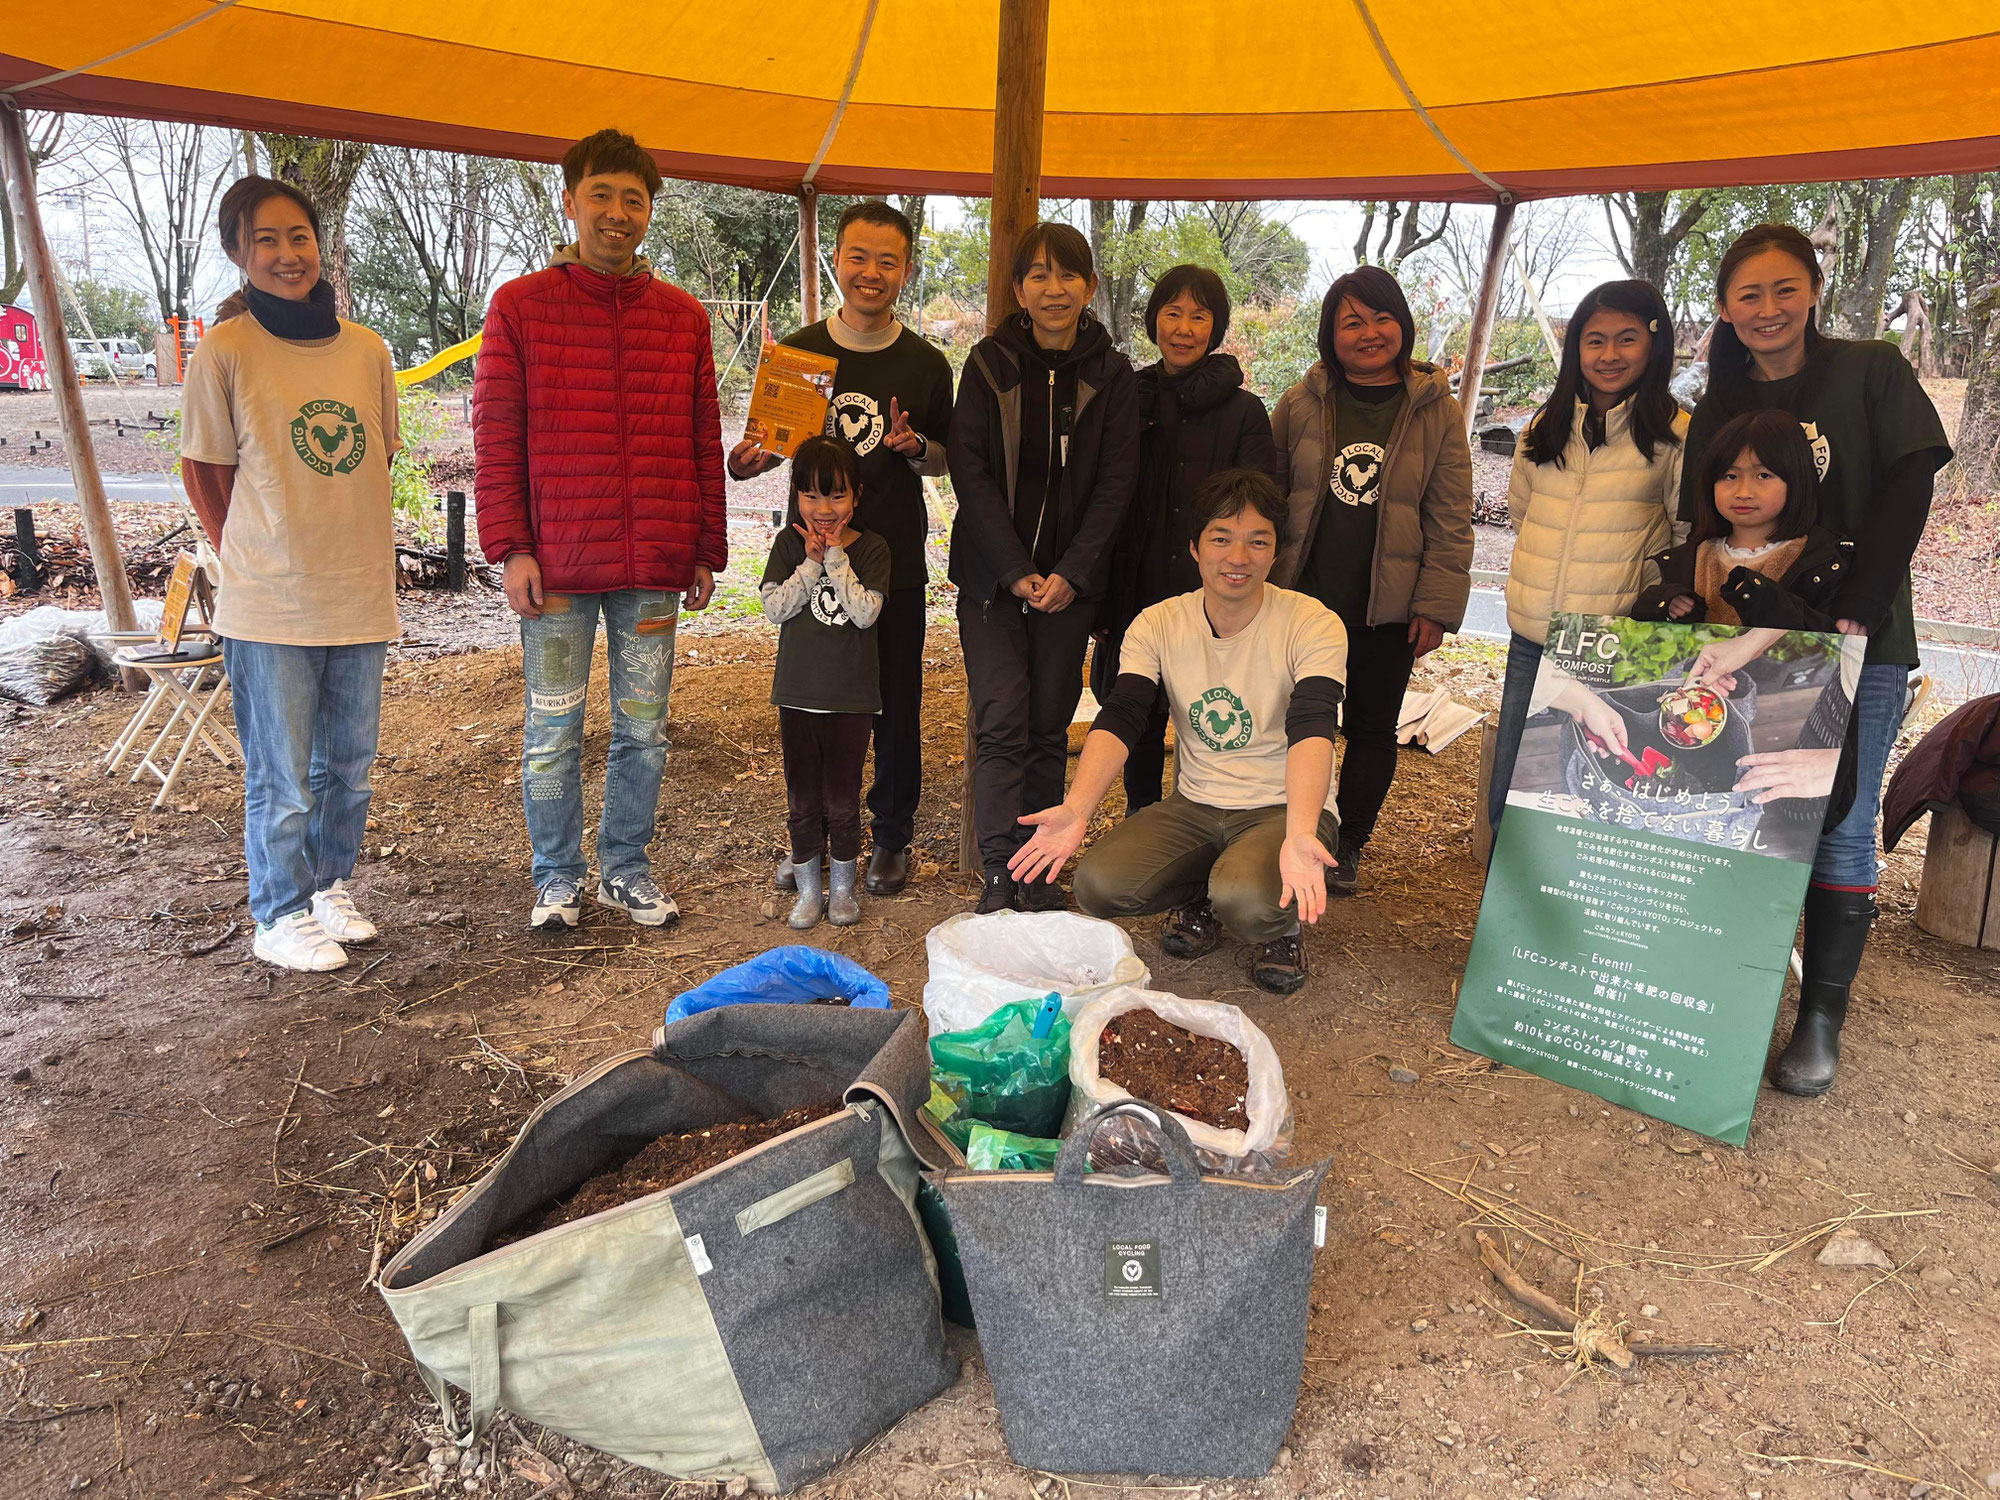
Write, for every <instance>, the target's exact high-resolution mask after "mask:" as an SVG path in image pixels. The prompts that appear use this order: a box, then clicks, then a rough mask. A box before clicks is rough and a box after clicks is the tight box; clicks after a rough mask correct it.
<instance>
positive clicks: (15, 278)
mask: <svg viewBox="0 0 2000 1500" xmlns="http://www.w3.org/2000/svg"><path fill="white" fill-rule="evenodd" d="M68 118H69V117H68V116H67V115H60V114H44V113H42V112H41V111H39V110H35V111H31V112H29V113H27V114H25V115H23V116H22V119H21V124H22V127H23V128H24V129H25V130H26V132H27V136H28V166H29V168H30V169H31V170H33V171H34V172H35V173H36V174H37V175H38V176H39V175H40V172H41V169H42V168H43V167H44V166H46V165H47V164H48V163H50V162H52V161H54V160H56V158H57V156H58V154H59V153H60V152H61V150H62V139H63V122H64V121H65V120H66V119H68ZM14 236H15V229H14V216H13V214H11V213H9V212H8V211H7V208H6V206H5V205H4V204H0V302H12V301H13V300H14V299H15V298H16V297H18V296H20V295H21V288H22V287H23V286H25V285H27V281H28V266H27V262H26V261H25V260H23V259H22V257H21V246H20V244H19V242H18V241H17V240H16V239H15V237H14Z"/></svg>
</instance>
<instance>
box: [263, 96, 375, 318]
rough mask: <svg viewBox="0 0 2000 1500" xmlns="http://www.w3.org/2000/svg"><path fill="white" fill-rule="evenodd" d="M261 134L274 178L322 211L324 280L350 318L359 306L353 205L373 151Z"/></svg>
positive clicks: (352, 143)
mask: <svg viewBox="0 0 2000 1500" xmlns="http://www.w3.org/2000/svg"><path fill="white" fill-rule="evenodd" d="M260 134H261V136H262V139H263V142H264V154H265V155H266V156H268V157H269V158H270V175H271V176H273V177H275V178H277V179H278V180H279V181H281V182H289V183H291V184H292V186H294V187H296V188H298V189H300V190H301V191H302V192H304V193H305V195H306V196H307V197H308V198H310V199H312V201H313V206H314V207H315V208H317V209H318V210H319V262H320V275H322V276H324V277H325V278H326V281H327V284H328V285H329V286H331V287H332V288H333V300H334V306H335V307H336V308H337V309H338V311H339V313H340V315H341V316H342V317H343V318H344V317H346V316H347V315H348V312H349V310H350V309H351V307H352V306H353V301H352V298H351V297H350V295H349V287H348V257H347V200H348V199H349V198H350V197H351V196H352V195H353V193H354V179H355V176H356V175H357V174H358V173H359V172H360V171H361V164H362V163H363V162H365V161H366V160H367V159H368V152H369V149H370V148H369V147H368V146H366V145H364V144H362V143H361V142H359V141H323V140H320V139H318V138H316V137H314V136H309V135H274V134H272V133H270V132H269V131H264V132H261V133H260Z"/></svg>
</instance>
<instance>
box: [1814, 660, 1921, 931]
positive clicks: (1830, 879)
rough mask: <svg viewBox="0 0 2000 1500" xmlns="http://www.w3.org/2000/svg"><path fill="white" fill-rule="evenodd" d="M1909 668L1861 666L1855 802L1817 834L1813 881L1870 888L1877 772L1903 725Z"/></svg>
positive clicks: (1877, 814)
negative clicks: (1833, 824)
mask: <svg viewBox="0 0 2000 1500" xmlns="http://www.w3.org/2000/svg"><path fill="white" fill-rule="evenodd" d="M1909 687H1910V669H1909V668H1908V667H1898V666H1888V665H1883V664H1882V663H1880V662H1878V663H1876V664H1875V665H1874V666H1868V667H1863V668H1862V669H1861V681H1860V682H1859V683H1858V684H1857V685H1856V686H1855V689H1854V719H1855V723H1856V724H1857V726H1858V729H1857V732H1856V736H1855V739H1856V743H1855V759H1854V805H1853V806H1852V807H1850V808H1849V809H1848V810H1847V816H1846V817H1844V818H1842V819H1841V820H1840V822H1839V823H1838V824H1836V825H1835V826H1834V827H1833V828H1832V829H1830V830H1829V831H1828V832H1826V833H1823V834H1821V835H1820V839H1819V852H1818V853H1817V854H1816V855H1814V857H1813V869H1812V878H1813V884H1815V885H1834V886H1850V887H1853V888H1856V889H1859V890H1869V891H1872V890H1874V889H1875V884H1876V879H1877V870H1876V867H1875V820H1876V819H1877V818H1878V817H1880V816H1881V813H1882V777H1883V775H1884V774H1885V773H1886V772H1887V770H1888V768H1889V752H1890V750H1891V749H1893V748H1894V747H1895V744H1896V731H1897V730H1899V729H1901V728H1902V727H1903V700H1904V698H1905V696H1906V695H1907V694H1908V692H1909Z"/></svg>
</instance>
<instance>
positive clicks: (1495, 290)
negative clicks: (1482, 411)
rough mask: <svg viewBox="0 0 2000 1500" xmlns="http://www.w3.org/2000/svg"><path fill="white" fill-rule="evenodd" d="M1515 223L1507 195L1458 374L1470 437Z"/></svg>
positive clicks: (1498, 208)
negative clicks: (1508, 237) (1509, 240)
mask: <svg viewBox="0 0 2000 1500" xmlns="http://www.w3.org/2000/svg"><path fill="white" fill-rule="evenodd" d="M1513 224H1514V200H1513V198H1512V197H1503V198H1502V199H1500V201H1499V202H1497V203H1495V204H1494V205H1493V233H1492V236H1491V237H1490V238H1489V239H1488V240H1487V241H1486V269H1485V270H1484V271H1483V272H1482V273H1481V275H1480V278H1479V299H1478V300H1477V301H1476V302H1474V303H1473V305H1472V329H1471V331H1470V332H1469V333H1467V334H1466V337H1465V370H1464V373H1463V374H1461V375H1460V376H1459V378H1458V400H1459V404H1460V405H1461V406H1463V407H1464V408H1465V436H1466V441H1467V442H1470V441H1471V440H1472V429H1473V426H1474V424H1475V421H1476V417H1475V415H1474V414H1475V413H1476V412H1478V410H1479V387H1480V384H1481V382H1482V381H1483V380H1484V379H1485V377H1486V351H1487V350H1488V349H1489V348H1490V347H1492V344H1493V314H1494V310H1495V309H1496V308H1497V307H1498V306H1499V303H1500V280H1501V278H1502V277H1503V276H1504V275H1505V274H1506V268H1507V234H1508V231H1509V230H1510V229H1512V228H1513Z"/></svg>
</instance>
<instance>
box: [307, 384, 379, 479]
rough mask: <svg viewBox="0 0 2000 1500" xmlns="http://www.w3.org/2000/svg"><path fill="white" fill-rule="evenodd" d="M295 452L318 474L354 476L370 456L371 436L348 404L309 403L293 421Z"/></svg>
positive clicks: (334, 402) (339, 402) (340, 402)
mask: <svg viewBox="0 0 2000 1500" xmlns="http://www.w3.org/2000/svg"><path fill="white" fill-rule="evenodd" d="M292 451H293V452H295V453H297V454H298V456H299V457H300V458H302V459H304V460H305V463H306V467H307V468H309V469H312V470H314V471H316V472H317V473H321V474H326V475H329V476H331V475H334V474H352V473H353V472H354V471H355V469H356V468H358V467H359V466H360V464H361V459H362V457H363V455H365V454H366V453H367V452H368V432H367V429H366V428H364V427H363V426H362V425H361V418H359V417H358V416H356V415H355V414H354V408H353V407H351V406H349V405H347V403H345V402H344V401H308V402H307V403H306V404H305V405H304V406H301V407H300V408H299V414H298V415H297V416H296V417H293V418H292Z"/></svg>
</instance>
